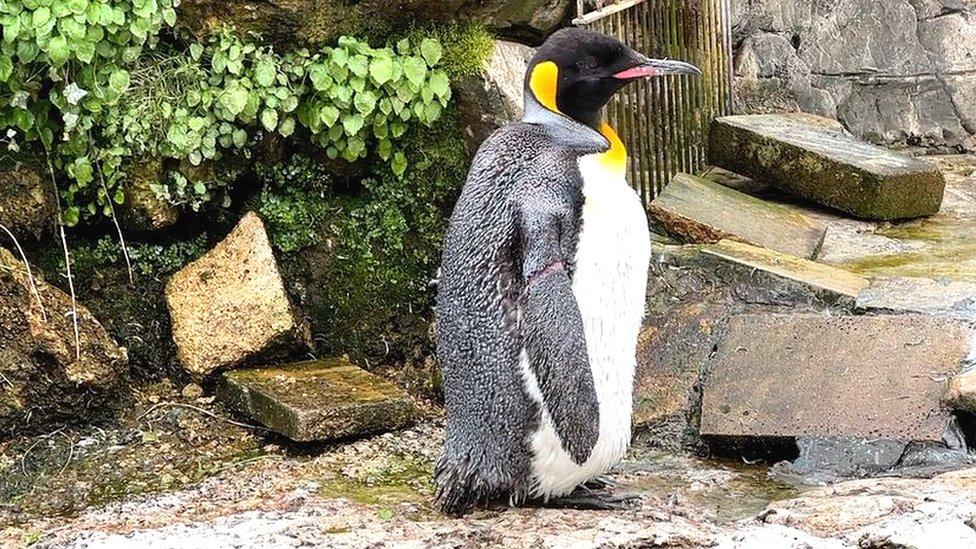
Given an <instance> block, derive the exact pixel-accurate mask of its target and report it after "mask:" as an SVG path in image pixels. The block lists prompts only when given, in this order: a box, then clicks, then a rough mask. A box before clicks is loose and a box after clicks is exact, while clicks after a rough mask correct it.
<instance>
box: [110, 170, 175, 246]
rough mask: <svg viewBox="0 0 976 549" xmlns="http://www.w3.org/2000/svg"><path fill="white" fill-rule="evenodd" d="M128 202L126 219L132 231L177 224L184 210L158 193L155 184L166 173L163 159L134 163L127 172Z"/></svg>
mask: <svg viewBox="0 0 976 549" xmlns="http://www.w3.org/2000/svg"><path fill="white" fill-rule="evenodd" d="M126 175H127V178H128V180H127V181H126V183H125V203H124V204H123V207H122V220H123V222H124V224H125V227H126V228H127V229H129V230H131V231H136V232H145V231H155V230H158V229H164V228H166V227H169V226H171V225H173V224H175V223H176V221H177V220H178V219H179V217H180V211H179V209H177V208H176V206H173V205H172V204H170V203H169V202H166V201H165V200H163V199H161V198H159V197H158V196H156V193H154V192H153V190H152V188H151V185H153V184H158V183H160V180H162V178H163V177H164V176H165V174H164V172H163V161H162V159H161V158H150V159H147V160H143V161H141V162H137V163H135V164H133V165H132V166H131V167H130V168H129V169H128V170H127V172H126Z"/></svg>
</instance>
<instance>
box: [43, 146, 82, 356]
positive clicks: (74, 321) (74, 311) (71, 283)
mask: <svg viewBox="0 0 976 549" xmlns="http://www.w3.org/2000/svg"><path fill="white" fill-rule="evenodd" d="M44 156H45V157H46V158H47V170H48V173H49V174H50V175H51V186H52V187H54V202H55V204H57V206H58V229H59V231H60V233H61V247H62V249H63V250H64V266H65V271H67V275H68V289H69V290H70V291H71V325H72V327H73V328H74V332H75V360H81V336H80V335H79V333H78V301H77V300H76V299H75V280H74V277H72V276H71V256H70V254H69V253H68V238H67V237H66V236H65V235H64V219H63V213H64V212H63V211H62V210H61V193H60V192H59V191H58V182H57V180H56V179H55V178H54V165H53V164H52V163H51V151H50V150H49V149H48V148H47V146H46V145H45V147H44Z"/></svg>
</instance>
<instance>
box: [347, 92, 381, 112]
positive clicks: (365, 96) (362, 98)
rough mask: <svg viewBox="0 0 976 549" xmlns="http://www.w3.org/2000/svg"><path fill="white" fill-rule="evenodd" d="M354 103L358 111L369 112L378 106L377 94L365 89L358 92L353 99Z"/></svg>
mask: <svg viewBox="0 0 976 549" xmlns="http://www.w3.org/2000/svg"><path fill="white" fill-rule="evenodd" d="M353 104H354V106H355V107H356V110H357V111H359V112H361V113H363V114H369V113H371V112H373V109H375V108H376V96H375V95H374V94H373V92H371V91H369V90H363V91H361V92H359V93H357V94H356V99H355V100H353Z"/></svg>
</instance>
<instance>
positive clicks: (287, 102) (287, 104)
mask: <svg viewBox="0 0 976 549" xmlns="http://www.w3.org/2000/svg"><path fill="white" fill-rule="evenodd" d="M297 108H298V96H296V95H289V96H288V97H286V98H285V99H284V100H283V101H282V102H281V110H283V111H285V112H292V111H294V110H295V109H297Z"/></svg>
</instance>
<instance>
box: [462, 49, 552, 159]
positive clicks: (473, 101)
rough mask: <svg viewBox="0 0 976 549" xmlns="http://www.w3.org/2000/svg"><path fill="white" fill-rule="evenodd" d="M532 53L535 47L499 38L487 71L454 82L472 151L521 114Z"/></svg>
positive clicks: (465, 131)
mask: <svg viewBox="0 0 976 549" xmlns="http://www.w3.org/2000/svg"><path fill="white" fill-rule="evenodd" d="M533 55H535V49H534V48H530V47H528V46H524V45H522V44H517V43H515V42H506V41H504V40H496V41H495V46H494V50H493V51H492V55H491V59H490V60H489V61H488V66H487V67H486V68H485V70H484V71H482V72H481V73H480V74H476V75H473V76H468V77H465V78H463V79H462V80H461V81H460V82H458V83H457V84H455V86H454V93H455V98H456V101H457V108H458V114H459V115H460V116H461V123H462V124H463V125H464V135H465V138H466V140H467V144H468V151H469V152H470V153H471V154H474V153H475V152H476V151H477V150H478V147H479V146H480V145H481V143H482V141H484V140H485V139H486V138H487V137H488V136H489V135H491V133H492V132H494V131H495V130H497V129H498V128H500V127H502V126H504V125H505V124H508V123H509V122H512V121H514V120H518V119H519V118H521V117H522V91H523V87H524V78H525V67H526V66H527V65H528V63H529V61H530V60H531V59H532V56H533Z"/></svg>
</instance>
